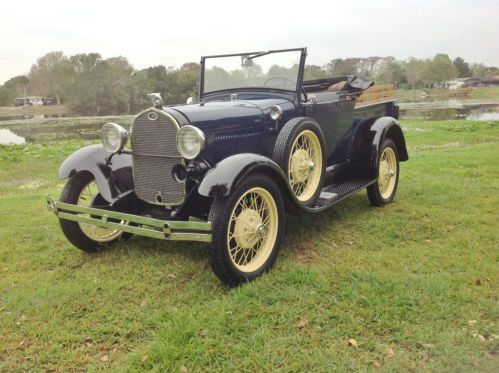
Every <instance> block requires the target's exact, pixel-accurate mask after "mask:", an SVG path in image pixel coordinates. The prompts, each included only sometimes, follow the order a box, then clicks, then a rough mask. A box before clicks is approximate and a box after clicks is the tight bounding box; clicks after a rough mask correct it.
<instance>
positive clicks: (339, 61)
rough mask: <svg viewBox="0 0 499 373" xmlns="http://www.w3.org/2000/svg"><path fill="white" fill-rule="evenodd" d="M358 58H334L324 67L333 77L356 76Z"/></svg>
mask: <svg viewBox="0 0 499 373" xmlns="http://www.w3.org/2000/svg"><path fill="white" fill-rule="evenodd" d="M359 61H360V58H356V57H355V58H351V57H349V58H345V59H343V58H335V59H334V60H331V62H329V63H328V64H327V65H326V68H327V69H328V71H329V72H330V73H331V74H332V75H333V76H345V75H352V74H357V67H358V64H359Z"/></svg>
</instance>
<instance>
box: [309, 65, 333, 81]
mask: <svg viewBox="0 0 499 373" xmlns="http://www.w3.org/2000/svg"><path fill="white" fill-rule="evenodd" d="M328 76H329V74H328V72H327V71H326V70H324V69H323V68H322V66H317V65H305V72H304V79H305V80H314V79H323V78H327V77H328Z"/></svg>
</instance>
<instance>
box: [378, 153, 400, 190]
mask: <svg viewBox="0 0 499 373" xmlns="http://www.w3.org/2000/svg"><path fill="white" fill-rule="evenodd" d="M396 181H397V156H396V155H395V152H394V151H393V149H392V148H390V147H386V148H385V149H384V150H383V153H382V154H381V157H380V160H379V173H378V188H379V193H380V194H381V197H383V198H384V199H388V198H390V197H391V195H392V194H393V191H394V189H395V184H396Z"/></svg>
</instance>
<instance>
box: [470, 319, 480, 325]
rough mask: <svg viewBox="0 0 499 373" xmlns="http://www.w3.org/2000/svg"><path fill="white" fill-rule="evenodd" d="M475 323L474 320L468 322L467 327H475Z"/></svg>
mask: <svg viewBox="0 0 499 373" xmlns="http://www.w3.org/2000/svg"><path fill="white" fill-rule="evenodd" d="M477 322H478V321H476V320H468V325H469V326H473V325H475V324H476V323H477Z"/></svg>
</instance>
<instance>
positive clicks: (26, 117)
mask: <svg viewBox="0 0 499 373" xmlns="http://www.w3.org/2000/svg"><path fill="white" fill-rule="evenodd" d="M65 117H66V114H12V115H3V116H0V122H7V121H18V120H40V119H51V118H65Z"/></svg>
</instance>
